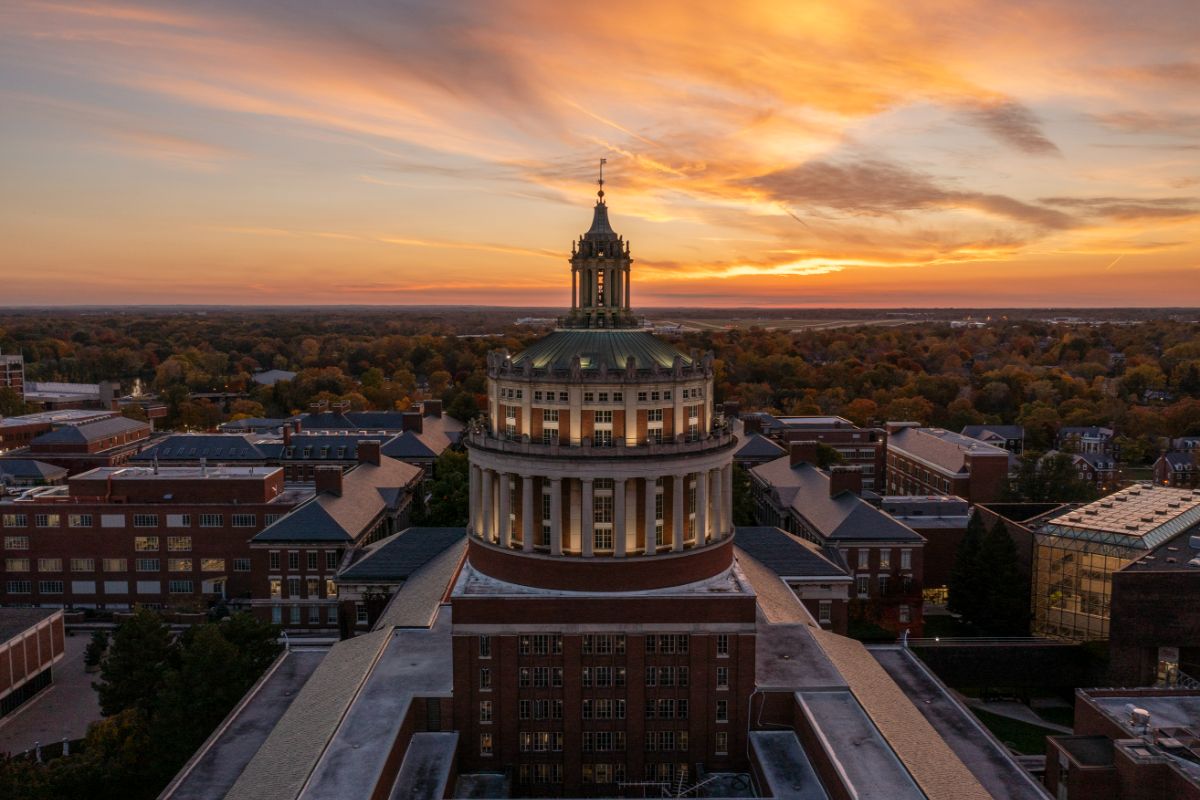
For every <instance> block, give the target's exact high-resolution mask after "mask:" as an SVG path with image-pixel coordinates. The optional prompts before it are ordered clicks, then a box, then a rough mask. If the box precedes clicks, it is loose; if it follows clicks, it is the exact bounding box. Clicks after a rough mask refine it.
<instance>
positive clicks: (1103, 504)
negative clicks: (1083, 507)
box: [1100, 502, 1113, 508]
mask: <svg viewBox="0 0 1200 800" xmlns="http://www.w3.org/2000/svg"><path fill="white" fill-rule="evenodd" d="M1100 507H1101V508H1112V507H1113V504H1112V503H1110V502H1104V503H1101V504H1100Z"/></svg>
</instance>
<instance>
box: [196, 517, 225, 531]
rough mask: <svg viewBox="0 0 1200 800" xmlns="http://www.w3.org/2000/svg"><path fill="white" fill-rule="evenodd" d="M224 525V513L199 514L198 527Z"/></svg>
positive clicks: (219, 526) (218, 526)
mask: <svg viewBox="0 0 1200 800" xmlns="http://www.w3.org/2000/svg"><path fill="white" fill-rule="evenodd" d="M224 526H225V515H224V514H201V515H200V527H201V528H221V527H224Z"/></svg>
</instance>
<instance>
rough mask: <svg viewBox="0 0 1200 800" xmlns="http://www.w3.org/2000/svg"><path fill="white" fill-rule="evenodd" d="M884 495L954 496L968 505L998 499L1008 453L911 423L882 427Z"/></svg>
mask: <svg viewBox="0 0 1200 800" xmlns="http://www.w3.org/2000/svg"><path fill="white" fill-rule="evenodd" d="M887 431H888V440H887V491H886V492H884V494H888V495H902V494H907V495H930V494H934V495H955V496H957V497H961V498H963V499H964V500H966V501H967V502H969V503H972V504H974V503H991V502H995V501H996V500H999V499H1000V493H1001V492H1002V491H1003V490H1004V486H1005V483H1006V482H1007V480H1008V473H1009V461H1010V458H1011V457H1012V454H1011V453H1009V452H1008V451H1007V450H1005V449H1004V448H1002V447H996V446H995V445H991V444H987V443H986V442H982V441H980V440H978V439H973V438H971V437H970V436H964V435H962V434H961V433H954V432H952V431H947V430H943V429H942V428H922V427H920V425H919V424H918V423H916V422H889V423H888V425H887Z"/></svg>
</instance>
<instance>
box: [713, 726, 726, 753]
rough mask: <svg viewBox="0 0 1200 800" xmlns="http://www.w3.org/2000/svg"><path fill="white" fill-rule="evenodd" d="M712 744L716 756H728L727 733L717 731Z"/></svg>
mask: <svg viewBox="0 0 1200 800" xmlns="http://www.w3.org/2000/svg"><path fill="white" fill-rule="evenodd" d="M713 743H714V745H715V749H716V755H719V756H726V755H729V733H728V731H717V732H716V735H715V736H714V737H713Z"/></svg>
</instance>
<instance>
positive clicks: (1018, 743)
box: [971, 708, 1058, 756]
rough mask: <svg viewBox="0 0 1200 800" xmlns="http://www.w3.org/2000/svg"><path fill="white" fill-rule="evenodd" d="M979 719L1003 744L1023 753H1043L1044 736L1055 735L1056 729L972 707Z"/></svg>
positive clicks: (1044, 749) (1035, 754)
mask: <svg viewBox="0 0 1200 800" xmlns="http://www.w3.org/2000/svg"><path fill="white" fill-rule="evenodd" d="M971 711H972V712H974V714H975V716H977V717H979V721H980V722H982V723H983V724H984V725H986V726H987V728H988V730H990V731H991V732H992V734H993V735H994V736H995V737H996V738H997V739H999V740H1000V741H1002V742H1004V744H1006V745H1008V746H1009V747H1011V748H1012V749H1013V750H1016V751H1017V752H1018V753H1022V754H1024V755H1031V756H1037V755H1043V754H1045V752H1046V737H1047V736H1057V735H1058V732H1057V731H1052V730H1050V729H1049V728H1041V727H1038V726H1037V725H1030V724H1029V723H1028V722H1021V721H1020V720H1016V719H1009V718H1008V717H999V716H996V715H995V714H992V713H989V712H987V711H980V710H979V709H977V708H972V709H971Z"/></svg>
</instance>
